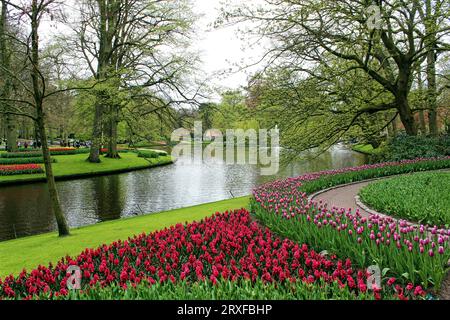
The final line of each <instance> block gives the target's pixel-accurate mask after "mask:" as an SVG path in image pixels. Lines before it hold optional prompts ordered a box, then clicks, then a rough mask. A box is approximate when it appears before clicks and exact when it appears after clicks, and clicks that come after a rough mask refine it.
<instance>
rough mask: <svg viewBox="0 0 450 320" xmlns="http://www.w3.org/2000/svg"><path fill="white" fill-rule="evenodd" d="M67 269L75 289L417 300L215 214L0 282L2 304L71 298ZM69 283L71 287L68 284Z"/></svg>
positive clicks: (245, 216)
mask: <svg viewBox="0 0 450 320" xmlns="http://www.w3.org/2000/svg"><path fill="white" fill-rule="evenodd" d="M69 266H78V267H79V268H80V269H81V277H82V280H81V288H82V290H83V291H89V288H91V287H92V288H98V287H99V286H100V287H102V288H105V287H111V286H120V287H122V288H124V289H127V288H129V287H133V286H135V285H139V284H144V285H145V283H147V282H148V283H149V285H152V284H155V283H162V284H164V283H170V282H171V283H175V284H180V283H188V284H194V283H201V282H205V281H207V282H211V284H212V285H214V284H217V283H221V282H222V281H228V282H233V285H234V284H236V285H238V284H239V281H250V282H252V283H255V284H256V285H257V283H258V282H260V283H261V282H262V283H266V284H270V283H285V282H286V281H290V282H298V281H301V282H303V283H305V284H316V283H317V284H319V285H320V284H322V285H323V283H326V284H327V285H331V286H333V287H335V286H336V285H337V286H338V287H339V288H341V289H347V290H348V295H347V296H354V297H358V296H361V295H364V294H368V295H369V296H372V297H375V298H382V297H385V298H391V297H393V296H394V295H395V297H398V298H401V299H406V298H407V297H413V296H422V295H423V294H424V291H423V290H422V289H421V288H420V287H414V286H413V285H412V284H411V285H408V287H407V288H402V287H400V286H399V285H396V284H395V281H394V280H391V281H390V282H389V286H385V288H384V289H381V288H379V289H376V290H375V292H374V293H373V295H372V294H371V293H368V292H367V291H368V288H367V286H366V283H367V273H366V272H365V271H362V270H359V271H358V270H357V269H355V268H354V267H353V265H352V262H351V261H350V260H349V259H346V260H338V259H337V258H336V257H335V256H333V255H331V256H329V257H326V256H324V255H322V254H319V253H317V252H315V251H313V250H311V249H310V248H309V247H308V246H307V245H299V244H296V243H294V242H293V241H291V240H289V239H284V240H282V239H279V238H277V237H275V236H274V235H273V234H272V233H271V231H270V230H268V229H265V228H263V227H261V226H260V225H259V224H258V223H256V222H254V221H252V219H251V216H250V213H249V212H248V211H246V210H239V211H235V212H233V213H228V212H227V213H224V214H216V215H215V216H213V217H211V218H207V219H205V220H204V221H202V222H199V223H191V224H188V225H181V224H179V225H176V226H174V227H171V228H170V229H165V230H163V231H159V232H155V233H152V234H150V235H146V234H141V235H139V236H136V237H134V238H130V239H128V240H127V241H117V242H114V243H112V244H109V245H106V244H105V245H102V246H100V247H99V248H97V249H86V250H85V251H84V252H83V253H81V254H80V255H79V256H78V257H77V258H75V259H72V258H70V257H66V258H64V259H62V260H61V261H60V262H58V263H57V264H56V265H55V266H52V265H50V266H49V267H43V266H39V267H38V268H37V269H35V270H33V271H31V273H27V272H26V271H23V272H22V273H21V274H20V275H19V276H18V277H14V276H9V277H6V278H5V279H4V280H0V298H3V299H8V298H16V299H21V298H32V297H36V296H38V295H40V296H41V298H54V297H58V296H66V295H68V294H69V290H68V289H67V283H68V281H69V279H72V278H71V275H70V274H69V273H68V272H67V270H68V268H69ZM70 283H73V282H72V281H70Z"/></svg>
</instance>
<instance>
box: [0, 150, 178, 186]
mask: <svg viewBox="0 0 450 320" xmlns="http://www.w3.org/2000/svg"><path fill="white" fill-rule="evenodd" d="M120 156H121V159H109V158H105V157H102V158H101V160H102V162H101V163H100V164H98V163H89V162H87V161H86V159H87V154H77V155H65V156H54V157H53V158H54V159H56V161H57V163H55V164H53V170H54V173H55V177H56V178H57V179H67V178H76V177H83V176H90V175H95V174H107V173H115V172H121V171H129V170H134V169H136V170H137V169H144V168H150V167H155V166H158V165H164V164H170V163H172V158H171V157H170V156H161V157H159V158H157V159H144V158H139V157H138V156H137V154H136V153H121V154H120ZM44 179H45V174H32V175H13V176H6V177H0V185H1V184H11V183H20V182H35V181H43V180H44Z"/></svg>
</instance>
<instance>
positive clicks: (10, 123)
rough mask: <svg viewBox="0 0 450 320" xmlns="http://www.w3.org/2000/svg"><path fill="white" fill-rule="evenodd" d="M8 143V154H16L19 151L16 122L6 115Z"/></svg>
mask: <svg viewBox="0 0 450 320" xmlns="http://www.w3.org/2000/svg"><path fill="white" fill-rule="evenodd" d="M6 143H7V148H6V150H7V151H8V152H16V151H17V150H18V147H17V128H16V121H15V119H14V117H13V116H11V115H9V114H7V115H6Z"/></svg>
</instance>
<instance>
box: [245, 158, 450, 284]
mask: <svg viewBox="0 0 450 320" xmlns="http://www.w3.org/2000/svg"><path fill="white" fill-rule="evenodd" d="M449 159H450V158H448V157H447V158H440V159H417V160H409V161H402V162H391V163H383V164H376V165H366V166H362V167H356V168H347V169H342V170H333V171H324V172H319V173H314V174H306V175H303V176H300V177H297V178H289V179H285V180H279V181H275V182H272V183H268V184H265V185H263V186H261V187H259V188H257V189H255V190H254V192H253V194H254V200H253V201H252V210H253V212H254V213H255V216H256V218H257V219H259V220H260V221H261V223H263V224H265V225H267V226H268V227H270V229H271V230H272V231H273V232H276V233H277V234H279V235H282V236H284V237H287V238H289V239H291V240H293V241H296V242H298V243H307V244H309V245H310V246H311V247H312V248H314V249H315V250H317V251H320V250H327V251H328V252H331V253H333V254H336V255H337V256H338V257H339V258H350V259H351V260H352V262H353V263H355V265H356V266H357V267H359V268H367V267H369V266H372V265H377V266H378V267H379V268H380V269H381V270H382V276H383V281H384V283H391V282H392V281H393V279H396V281H398V282H399V283H402V284H408V283H414V284H418V285H421V286H422V287H423V288H426V289H433V291H438V290H439V289H440V285H441V283H442V281H443V279H444V278H445V276H446V274H447V271H448V269H449V268H448V267H449V262H450V248H449V237H450V230H448V229H439V228H438V227H436V226H420V227H412V226H411V225H410V224H408V223H407V222H406V221H401V220H400V221H395V220H393V219H390V218H382V217H379V216H371V217H363V216H362V215H361V214H360V213H359V212H358V211H356V212H352V210H351V209H347V208H343V209H341V208H329V207H328V205H327V204H324V203H316V202H313V201H310V200H309V198H308V194H310V193H311V192H314V191H318V190H321V189H325V188H327V187H331V186H333V185H339V184H342V183H348V182H354V181H359V180H365V179H369V178H376V177H381V176H387V175H393V174H400V173H408V172H414V171H424V170H434V169H443V168H449V167H450V161H449ZM427 230H431V231H427Z"/></svg>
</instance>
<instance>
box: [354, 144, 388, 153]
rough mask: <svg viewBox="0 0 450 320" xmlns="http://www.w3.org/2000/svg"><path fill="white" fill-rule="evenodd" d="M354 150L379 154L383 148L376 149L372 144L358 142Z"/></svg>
mask: <svg viewBox="0 0 450 320" xmlns="http://www.w3.org/2000/svg"><path fill="white" fill-rule="evenodd" d="M352 150H353V151H356V152H360V153H364V154H368V155H377V154H380V153H382V152H383V149H382V148H377V149H374V148H373V147H372V145H370V144H356V145H354V146H353V147H352Z"/></svg>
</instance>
